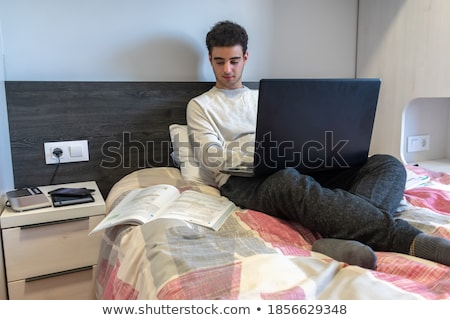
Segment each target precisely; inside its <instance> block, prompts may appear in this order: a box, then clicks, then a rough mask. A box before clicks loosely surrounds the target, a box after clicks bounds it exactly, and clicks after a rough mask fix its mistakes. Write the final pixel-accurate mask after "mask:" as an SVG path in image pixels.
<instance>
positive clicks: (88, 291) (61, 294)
mask: <svg viewBox="0 0 450 320" xmlns="http://www.w3.org/2000/svg"><path fill="white" fill-rule="evenodd" d="M72 271H73V272H69V273H64V274H56V275H50V276H49V277H42V278H37V279H29V280H19V281H13V282H9V283H8V292H9V299H11V300H25V299H28V300H30V299H32V300H43V299H44V300H92V299H95V294H94V293H95V289H94V286H95V274H96V267H95V266H91V267H90V268H86V269H81V270H72Z"/></svg>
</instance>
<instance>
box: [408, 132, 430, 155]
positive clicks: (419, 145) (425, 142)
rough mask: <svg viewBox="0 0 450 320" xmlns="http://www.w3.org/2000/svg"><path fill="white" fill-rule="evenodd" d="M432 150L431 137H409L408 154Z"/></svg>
mask: <svg viewBox="0 0 450 320" xmlns="http://www.w3.org/2000/svg"><path fill="white" fill-rule="evenodd" d="M426 150H430V135H423V136H409V137H408V148H407V150H406V151H407V152H418V151H426Z"/></svg>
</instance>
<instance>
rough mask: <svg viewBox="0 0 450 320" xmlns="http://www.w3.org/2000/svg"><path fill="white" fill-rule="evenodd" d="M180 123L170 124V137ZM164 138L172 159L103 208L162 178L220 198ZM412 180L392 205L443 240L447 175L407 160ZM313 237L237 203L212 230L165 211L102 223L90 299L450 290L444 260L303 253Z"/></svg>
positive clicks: (447, 225) (442, 293)
mask: <svg viewBox="0 0 450 320" xmlns="http://www.w3.org/2000/svg"><path fill="white" fill-rule="evenodd" d="M177 130H180V131H179V132H178V133H180V132H181V131H183V130H185V126H182V125H173V126H171V128H170V134H171V137H172V138H173V137H174V134H175V133H176V132H177ZM172 142H173V144H174V145H173V153H172V156H173V158H174V162H175V163H176V164H178V165H179V166H180V168H177V167H154V168H146V169H139V170H136V171H134V172H132V173H130V174H128V175H126V176H125V177H123V178H122V179H120V180H119V181H118V182H117V183H116V184H115V185H114V186H113V187H112V189H111V191H110V193H109V195H108V197H107V199H106V206H107V211H108V212H109V211H111V210H112V209H113V208H114V207H115V206H116V205H117V204H118V203H119V202H120V201H121V200H122V199H123V198H124V196H125V195H126V194H127V193H128V192H129V191H131V190H133V189H136V188H144V187H147V186H151V185H155V184H161V183H165V184H171V185H174V186H176V187H177V188H179V189H180V190H182V189H183V190H184V189H192V190H196V191H200V192H203V193H207V194H212V195H217V196H219V191H218V190H217V189H216V188H214V187H212V186H210V185H209V183H208V178H209V177H201V178H199V176H198V168H196V167H195V166H193V167H192V166H190V165H189V163H188V162H189V161H187V159H189V157H190V156H191V154H190V150H189V149H188V148H183V147H182V146H180V145H176V144H177V143H176V142H174V140H173V139H172ZM406 170H407V172H408V177H413V178H414V179H412V180H411V181H412V182H417V183H416V185H412V184H411V186H410V187H408V189H407V190H406V191H405V194H404V199H403V201H402V203H401V204H400V205H399V208H398V214H399V216H400V217H401V218H403V219H405V220H408V221H409V222H410V223H412V224H413V225H415V226H416V227H418V228H419V229H421V230H423V231H424V232H426V233H429V234H434V235H438V236H441V237H445V238H448V239H450V201H449V200H450V186H449V184H450V175H447V174H444V173H439V172H432V171H430V170H426V169H424V168H421V167H417V166H406ZM319 238H320V235H319V234H315V233H314V232H311V231H310V230H308V229H306V228H304V227H302V225H300V224H298V223H292V222H288V221H284V220H282V219H277V218H274V217H271V216H269V215H266V214H264V213H262V212H257V211H253V210H243V209H238V210H236V211H235V212H233V213H232V214H231V216H230V217H229V218H228V219H227V220H226V222H225V224H224V225H223V226H222V228H221V229H220V230H218V231H212V230H209V229H208V228H204V227H200V226H197V225H193V224H188V223H186V222H184V221H180V220H174V219H159V220H155V221H153V222H150V223H147V224H144V225H141V226H132V225H120V226H116V227H113V228H109V229H107V230H106V231H105V233H104V236H103V241H102V246H101V251H100V256H99V262H98V274H97V277H96V296H97V298H98V299H120V300H124V299H162V300H169V299H176V300H189V299H201V300H213V299H233V300H234V299H269V300H278V299H282V300H288V299H432V300H438V299H440V300H442V299H449V298H450V268H449V267H447V266H444V265H440V264H437V263H434V262H431V261H427V260H423V259H420V258H415V257H411V256H408V255H404V254H398V253H392V252H377V253H376V254H377V258H378V266H377V269H376V270H369V269H364V268H361V267H357V266H351V265H347V264H345V263H342V262H339V261H336V260H333V259H331V258H329V257H327V256H325V255H322V254H320V253H316V252H312V251H311V244H312V242H313V241H314V240H315V239H319Z"/></svg>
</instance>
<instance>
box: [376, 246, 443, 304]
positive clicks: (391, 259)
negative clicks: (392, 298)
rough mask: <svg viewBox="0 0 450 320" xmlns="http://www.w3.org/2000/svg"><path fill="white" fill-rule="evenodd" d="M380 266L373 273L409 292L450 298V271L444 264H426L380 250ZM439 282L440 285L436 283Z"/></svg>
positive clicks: (426, 296) (434, 297)
mask: <svg viewBox="0 0 450 320" xmlns="http://www.w3.org/2000/svg"><path fill="white" fill-rule="evenodd" d="M377 256H378V262H379V264H378V268H377V271H373V275H374V276H375V277H376V278H378V279H380V280H384V281H386V282H389V283H391V284H393V285H395V286H397V287H398V288H401V289H403V290H405V291H407V292H411V293H415V294H418V295H421V296H422V297H424V298H426V299H431V300H437V299H449V298H450V271H449V269H448V267H446V266H443V265H439V264H436V265H425V264H423V263H421V262H417V261H414V260H410V259H408V258H406V257H403V256H402V255H396V254H392V253H386V252H378V253H377ZM436 284H438V285H436Z"/></svg>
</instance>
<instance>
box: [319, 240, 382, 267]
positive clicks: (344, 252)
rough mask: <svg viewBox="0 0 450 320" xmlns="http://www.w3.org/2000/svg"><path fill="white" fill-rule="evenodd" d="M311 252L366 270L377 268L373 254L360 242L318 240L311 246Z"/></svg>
mask: <svg viewBox="0 0 450 320" xmlns="http://www.w3.org/2000/svg"><path fill="white" fill-rule="evenodd" d="M312 251H315V252H319V253H322V254H325V255H327V256H329V257H331V258H333V259H335V260H338V261H341V262H345V263H348V264H350V265H356V266H360V267H363V268H367V269H372V270H375V269H376V268H377V256H376V254H375V252H374V251H373V250H372V249H371V248H370V247H369V246H366V245H364V244H362V243H361V242H358V241H354V240H341V239H330V238H326V239H319V240H316V241H315V242H314V243H313V245H312Z"/></svg>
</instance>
